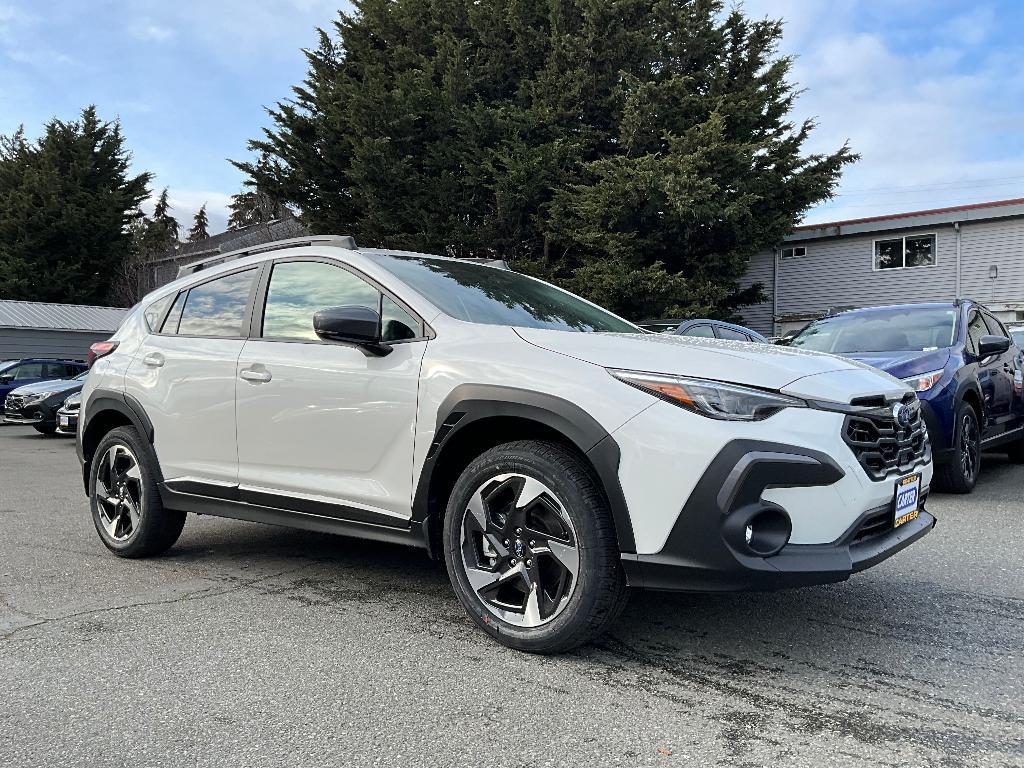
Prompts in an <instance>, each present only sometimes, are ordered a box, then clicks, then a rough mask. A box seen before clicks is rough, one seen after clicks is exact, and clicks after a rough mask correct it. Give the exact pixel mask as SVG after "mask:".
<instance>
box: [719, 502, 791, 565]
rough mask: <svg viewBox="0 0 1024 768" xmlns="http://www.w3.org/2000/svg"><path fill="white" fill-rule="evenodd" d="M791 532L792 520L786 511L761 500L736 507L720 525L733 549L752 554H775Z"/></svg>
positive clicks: (785, 542)
mask: <svg viewBox="0 0 1024 768" xmlns="http://www.w3.org/2000/svg"><path fill="white" fill-rule="evenodd" d="M792 533H793V523H792V521H791V520H790V519H789V514H787V512H786V510H785V509H783V508H782V507H780V506H779V505H778V504H772V503H770V502H764V501H762V502H761V503H759V504H756V505H751V506H748V507H744V508H742V509H738V510H736V511H735V512H733V513H732V514H731V515H729V516H728V517H727V518H726V519H725V522H724V524H723V526H722V534H723V536H725V539H726V541H728V542H729V544H730V545H731V546H732V547H733V549H735V550H737V551H738V552H740V553H742V554H744V555H749V556H753V557H771V556H772V555H776V554H778V553H779V552H780V551H781V550H782V548H783V547H784V546H786V544H788V543H789V537H790V535H791V534H792Z"/></svg>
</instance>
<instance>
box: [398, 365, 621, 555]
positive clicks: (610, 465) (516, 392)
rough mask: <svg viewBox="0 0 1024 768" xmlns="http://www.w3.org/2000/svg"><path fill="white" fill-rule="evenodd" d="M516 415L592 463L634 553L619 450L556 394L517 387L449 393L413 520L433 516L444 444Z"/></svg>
mask: <svg viewBox="0 0 1024 768" xmlns="http://www.w3.org/2000/svg"><path fill="white" fill-rule="evenodd" d="M493 417H516V418H521V419H527V420H529V421H534V422H537V423H539V424H542V425H544V426H546V427H548V428H550V429H553V430H556V431H557V432H559V433H560V434H562V435H564V436H565V438H566V439H567V440H568V441H569V442H571V443H572V444H573V445H574V446H576V448H577V449H579V451H580V452H581V453H583V454H584V455H585V456H586V457H587V459H588V460H589V461H590V462H591V464H592V465H593V467H594V469H595V471H596V474H597V478H598V481H599V482H600V483H601V485H602V487H603V489H604V492H605V496H606V497H607V499H608V504H609V506H610V508H611V513H612V520H613V522H614V524H615V533H616V537H617V538H618V543H619V549H620V551H622V552H627V553H628V552H636V540H635V538H634V535H633V522H632V519H631V518H630V515H629V508H628V506H627V505H626V498H625V496H624V495H623V492H622V486H621V484H620V483H619V457H620V454H619V446H618V443H616V442H615V440H614V439H613V438H612V437H611V435H609V434H608V431H607V430H605V428H604V427H602V426H601V425H600V424H599V423H598V422H597V420H596V419H594V417H593V416H591V415H590V414H589V413H587V412H586V411H584V410H583V409H582V408H580V407H579V406H578V405H576V404H575V403H572V402H569V401H568V400H564V399H562V398H560V397H556V396H555V395H549V394H545V393H542V392H534V391H531V390H526V389H518V388H516V387H506V386H501V385H490V384H461V385H459V386H457V387H455V389H453V390H452V391H451V393H449V395H448V396H447V397H446V398H445V399H444V401H443V402H442V403H441V407H440V408H439V409H438V412H437V424H436V428H435V430H434V439H433V441H432V442H431V445H430V447H429V449H428V450H427V457H426V460H425V461H424V463H423V468H422V469H421V470H420V473H419V478H418V480H417V483H416V489H415V493H414V496H413V517H412V519H413V522H414V523H422V522H424V521H425V520H426V519H427V516H428V514H429V498H430V481H431V477H432V475H433V472H434V469H435V468H436V466H437V462H438V460H439V459H440V458H441V457H442V456H443V455H444V449H445V446H446V445H448V444H449V443H450V440H451V438H452V436H453V435H455V434H457V433H459V432H460V431H461V430H463V429H465V428H466V427H467V426H469V425H470V424H472V423H474V422H476V421H479V420H481V419H487V418H493Z"/></svg>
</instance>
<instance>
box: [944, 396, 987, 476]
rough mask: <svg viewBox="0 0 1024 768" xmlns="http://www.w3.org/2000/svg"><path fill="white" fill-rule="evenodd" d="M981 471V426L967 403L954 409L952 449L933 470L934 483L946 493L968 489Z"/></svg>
mask: <svg viewBox="0 0 1024 768" xmlns="http://www.w3.org/2000/svg"><path fill="white" fill-rule="evenodd" d="M980 472H981V427H980V426H978V414H977V412H976V411H975V410H974V408H973V407H972V406H971V404H970V403H960V405H959V407H958V408H957V409H956V428H955V429H954V431H953V451H952V456H951V457H950V460H949V461H948V462H946V463H945V464H944V465H943V466H941V467H939V468H938V469H937V471H936V473H935V479H936V480H937V483H936V485H937V486H938V489H939V490H940V491H946V492H947V493H970V492H971V491H973V490H974V486H975V484H976V483H977V482H978V474H979V473H980Z"/></svg>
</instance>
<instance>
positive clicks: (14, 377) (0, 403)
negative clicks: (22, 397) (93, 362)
mask: <svg viewBox="0 0 1024 768" xmlns="http://www.w3.org/2000/svg"><path fill="white" fill-rule="evenodd" d="M88 369H89V366H87V365H86V364H85V363H83V362H82V361H81V360H47V359H45V358H37V357H33V358H27V359H25V360H5V361H3V362H0V413H2V412H3V410H4V401H6V399H7V394H8V393H9V392H10V391H11V390H12V389H17V388H18V387H23V386H25V385H26V384H35V383H36V382H39V381H52V380H53V379H73V378H74V377H75V376H77V375H78V374H80V373H82V372H83V371H87V370H88Z"/></svg>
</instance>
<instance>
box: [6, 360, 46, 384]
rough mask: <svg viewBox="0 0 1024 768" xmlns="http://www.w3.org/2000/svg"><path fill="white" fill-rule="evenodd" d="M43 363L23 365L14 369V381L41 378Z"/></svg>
mask: <svg viewBox="0 0 1024 768" xmlns="http://www.w3.org/2000/svg"><path fill="white" fill-rule="evenodd" d="M43 370H44V369H43V363H25V364H24V365H19V366H18V367H17V368H15V369H14V371H13V373H14V380H15V381H30V380H31V379H41V378H43Z"/></svg>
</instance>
